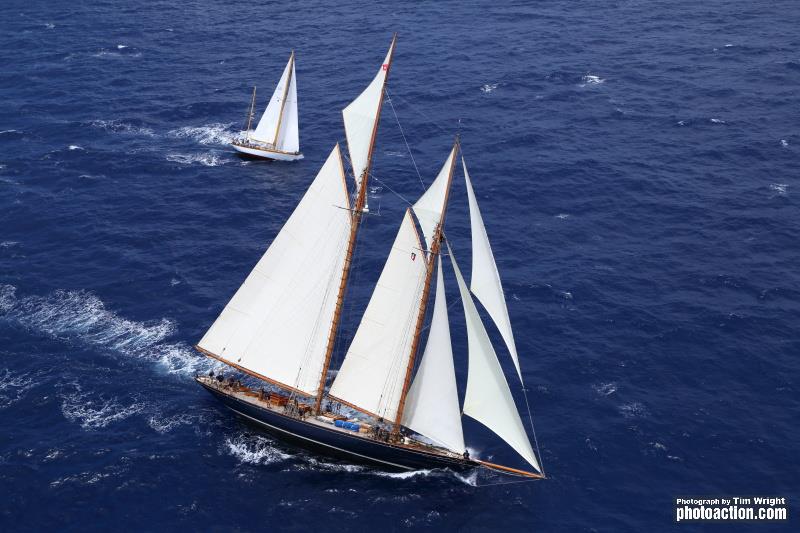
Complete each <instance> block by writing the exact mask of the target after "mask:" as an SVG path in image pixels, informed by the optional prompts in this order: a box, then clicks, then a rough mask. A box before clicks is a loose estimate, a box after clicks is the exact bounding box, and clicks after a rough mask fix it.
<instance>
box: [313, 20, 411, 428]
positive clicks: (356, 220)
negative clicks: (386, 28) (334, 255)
mask: <svg viewBox="0 0 800 533" xmlns="http://www.w3.org/2000/svg"><path fill="white" fill-rule="evenodd" d="M396 41H397V33H395V34H394V35H393V36H392V44H391V45H390V46H389V49H390V50H391V51H392V53H391V54H390V55H389V61H388V62H387V63H386V65H385V67H386V77H385V78H384V79H383V87H382V88H381V98H380V100H379V101H378V112H377V114H376V116H375V124H374V125H373V126H372V137H371V138H370V143H369V153H368V155H367V166H366V167H365V168H364V171H363V172H362V173H361V180H360V182H361V186H360V187H359V189H358V192H357V195H356V201H355V205H354V206H353V209H352V210H351V211H350V238H349V240H348V241H347V252H346V254H345V258H344V266H343V268H342V279H341V281H340V282H339V293H338V295H337V297H336V309H335V311H334V314H333V322H332V323H331V332H330V334H329V335H328V346H327V348H326V349H325V362H324V363H323V365H322V375H320V378H319V388H318V390H317V400H316V402H315V403H314V412H315V413H317V414H319V412H320V408H321V406H322V397H323V396H324V394H325V382H326V381H327V380H328V370H329V367H330V364H331V356H332V355H333V348H334V346H335V343H336V334H337V333H338V331H339V324H340V323H341V319H342V309H343V304H344V294H345V291H346V289H347V280H348V278H349V277H350V267H351V266H352V264H353V253H354V252H355V247H356V237H357V235H358V227H359V225H360V224H361V218H362V216H363V214H364V206H365V205H366V203H367V190H368V189H367V185H368V183H369V170H370V167H371V166H372V152H373V151H374V149H375V138H376V137H377V135H378V124H379V123H380V120H381V109H382V108H383V96H384V93H385V90H386V80H388V79H389V70H390V69H391V67H392V59H393V58H394V45H395V42H396ZM381 68H383V65H382V66H381Z"/></svg>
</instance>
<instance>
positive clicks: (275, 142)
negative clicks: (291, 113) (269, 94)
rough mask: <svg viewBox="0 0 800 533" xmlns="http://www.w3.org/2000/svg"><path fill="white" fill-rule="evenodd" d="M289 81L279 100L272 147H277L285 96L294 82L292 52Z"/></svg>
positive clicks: (284, 107)
mask: <svg viewBox="0 0 800 533" xmlns="http://www.w3.org/2000/svg"><path fill="white" fill-rule="evenodd" d="M288 69H289V79H288V80H287V81H286V87H284V88H283V98H282V99H281V110H280V111H279V112H278V125H277V126H276V127H275V138H274V139H273V140H272V145H273V146H275V147H277V146H278V135H280V134H281V123H283V110H284V109H286V96H287V95H288V94H289V87H291V85H292V81H293V80H294V76H293V74H294V50H292V55H290V56H289V66H288Z"/></svg>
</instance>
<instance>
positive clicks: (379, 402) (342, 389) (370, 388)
mask: <svg viewBox="0 0 800 533" xmlns="http://www.w3.org/2000/svg"><path fill="white" fill-rule="evenodd" d="M421 246H422V245H421V243H420V242H419V236H418V235H417V230H416V228H415V227H414V221H413V219H412V217H411V211H410V210H406V214H405V217H404V218H403V223H402V224H401V225H400V230H399V231H398V233H397V237H396V238H395V241H394V244H392V250H391V251H390V252H389V257H388V259H387V260H386V264H385V265H384V267H383V271H382V272H381V275H380V278H379V279H378V283H377V285H376V286H375V290H374V292H373V293H372V297H371V298H370V301H369V304H368V305H367V309H366V311H365V312H364V316H363V317H362V318H361V323H360V324H359V326H358V330H357V331H356V334H355V336H354V337H353V342H352V343H351V345H350V348H349V350H348V351H347V355H346V356H345V358H344V361H343V362H342V367H341V368H340V369H339V372H338V374H337V375H336V379H335V380H334V382H333V385H332V386H331V389H330V395H331V396H334V397H336V398H339V399H341V400H344V401H345V402H347V403H349V404H351V405H354V406H355V407H358V408H359V409H361V410H364V411H367V412H369V413H372V414H375V415H377V416H379V417H382V418H384V419H386V420H394V418H395V416H396V414H397V407H398V404H399V401H400V395H401V393H402V389H403V384H404V381H405V374H406V369H407V367H408V360H409V356H410V353H411V344H412V341H413V338H414V329H415V325H416V319H417V312H418V310H419V305H420V300H421V298H422V291H423V286H424V284H425V275H426V272H427V267H426V263H425V257H424V255H423V254H422V251H421V250H420V248H421Z"/></svg>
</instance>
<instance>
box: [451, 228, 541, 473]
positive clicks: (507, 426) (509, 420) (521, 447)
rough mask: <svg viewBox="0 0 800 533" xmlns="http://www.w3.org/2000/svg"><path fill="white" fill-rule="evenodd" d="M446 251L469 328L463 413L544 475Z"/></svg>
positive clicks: (485, 336)
mask: <svg viewBox="0 0 800 533" xmlns="http://www.w3.org/2000/svg"><path fill="white" fill-rule="evenodd" d="M447 249H448V253H449V255H450V262H451V263H452V264H453V271H454V272H455V274H456V280H457V281H458V289H459V292H460V293H461V301H462V303H463V304H464V315H465V316H466V324H467V343H468V346H469V372H468V376H467V392H466V394H465V396H464V408H463V412H464V414H465V415H469V416H470V417H472V418H474V419H475V420H477V421H478V422H480V423H481V424H483V425H484V426H486V427H488V428H489V429H491V430H492V431H494V432H495V433H496V434H497V435H498V436H499V437H500V438H502V439H503V440H504V441H506V442H507V443H508V444H509V445H510V446H511V447H512V448H514V450H516V452H517V453H519V454H520V455H521V456H522V457H523V458H524V459H525V460H526V461H528V463H530V464H531V466H533V467H534V468H535V469H536V470H538V471H540V472H541V467H540V466H539V462H538V461H537V460H536V455H535V454H534V453H533V449H532V448H531V443H530V441H529V440H528V435H527V433H525V428H524V427H523V425H522V420H520V417H519V411H517V406H516V404H515V403H514V398H513V396H511V390H510V389H509V388H508V382H507V381H506V377H505V375H504V374H503V369H502V368H501V367H500V363H499V361H498V360H497V355H496V354H495V351H494V348H493V347H492V343H491V340H489V335H488V333H486V328H485V327H484V325H483V322H482V321H481V317H480V315H479V314H478V309H477V307H475V303H474V302H473V301H472V296H471V295H470V293H469V289H468V288H467V284H466V283H465V282H464V278H463V277H462V276H461V271H460V270H459V268H458V265H457V264H456V259H455V257H454V256H453V251H452V250H451V249H450V245H449V244H448V246H447Z"/></svg>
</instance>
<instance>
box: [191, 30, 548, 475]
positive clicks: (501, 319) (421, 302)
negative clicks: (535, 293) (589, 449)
mask: <svg viewBox="0 0 800 533" xmlns="http://www.w3.org/2000/svg"><path fill="white" fill-rule="evenodd" d="M395 43H396V36H395V38H393V39H392V43H391V45H390V47H389V51H388V53H387V55H386V59H385V60H384V62H383V64H382V65H381V69H380V70H379V71H378V74H377V75H376V76H375V78H374V79H373V80H372V82H371V83H370V84H369V86H368V87H367V88H366V89H365V90H364V91H363V92H362V93H361V95H359V96H358V98H356V99H355V100H354V101H353V102H352V103H351V104H350V105H348V106H347V107H346V108H345V109H344V111H343V117H344V125H345V131H346V135H347V147H348V151H349V155H350V162H351V164H352V171H353V176H354V178H355V180H354V181H355V184H354V193H353V194H352V196H351V194H350V191H349V188H348V180H347V176H346V173H345V164H344V161H343V157H342V153H341V150H340V148H339V145H338V144H337V145H336V146H334V148H333V150H332V151H331V153H330V155H329V156H328V158H327V160H326V162H325V163H324V165H323V166H322V168H321V169H320V171H319V173H318V174H317V176H316V178H315V179H314V181H313V182H312V183H311V185H310V187H309V188H308V190H307V191H306V193H305V195H304V196H303V198H302V199H301V200H300V203H299V204H298V206H297V207H296V208H295V210H294V212H293V213H292V215H291V216H290V217H289V219H288V221H287V222H286V224H285V225H284V226H283V228H282V229H281V231H280V232H279V233H278V235H277V236H276V237H275V239H274V240H273V242H272V244H271V245H270V246H269V248H268V249H267V251H266V253H265V254H264V255H263V257H262V258H261V259H260V261H259V262H258V264H257V265H256V266H255V268H254V269H253V271H252V272H251V273H250V274H249V275H248V277H247V279H246V280H245V281H244V283H243V284H242V286H241V287H240V288H239V290H238V291H237V292H236V294H235V295H234V296H233V298H232V299H231V301H230V302H229V303H228V304H227V305H226V306H225V308H224V309H223V311H222V313H221V314H220V316H219V317H218V318H217V320H216V321H215V322H214V323H213V325H212V326H211V328H210V329H209V330H208V331H207V332H206V334H205V335H204V336H203V338H202V339H201V340H200V342H199V343H198V345H197V349H198V350H199V351H200V352H202V353H203V354H205V355H207V356H209V357H212V358H214V359H216V360H218V361H221V362H223V363H225V364H226V365H228V366H230V367H232V368H234V369H236V370H238V371H241V372H243V373H245V374H247V375H249V376H252V377H255V378H257V379H259V380H262V381H264V382H267V383H269V384H271V385H272V387H269V388H270V390H269V391H266V390H265V389H264V387H261V388H260V389H258V390H256V389H254V388H253V387H249V386H245V385H242V384H241V382H240V381H239V380H235V379H234V378H230V379H225V378H224V377H223V376H221V375H219V374H218V375H213V373H210V374H209V375H208V376H198V377H197V381H198V382H199V383H200V384H201V385H202V386H203V387H205V388H206V389H207V390H208V391H209V392H211V393H212V394H213V395H214V396H216V397H217V398H218V399H220V400H221V401H222V402H223V404H224V405H225V406H227V407H228V408H230V409H231V410H233V411H234V412H235V413H237V414H239V415H240V416H242V417H244V418H245V419H247V420H249V421H251V422H253V423H255V424H257V425H259V426H260V427H263V428H265V429H267V430H270V431H272V432H274V433H276V434H278V435H279V436H283V437H285V438H288V439H290V440H294V441H297V442H300V443H302V444H305V445H310V446H313V447H317V448H321V449H323V450H324V451H326V452H327V453H329V454H333V455H338V456H343V457H345V458H348V459H350V460H358V461H362V462H367V463H371V464H374V465H379V466H382V467H388V468H393V469H417V468H451V469H455V470H463V469H470V468H475V467H486V468H490V469H492V470H496V471H501V472H504V473H509V474H515V475H520V476H525V477H528V478H542V477H544V474H543V471H542V468H541V466H540V462H539V460H538V458H537V454H536V453H535V452H534V450H533V448H532V446H531V443H530V440H529V439H528V435H527V433H526V430H525V428H524V426H523V423H522V420H521V418H520V416H519V412H518V410H517V407H516V404H515V402H514V399H513V396H512V394H511V391H510V389H509V386H508V382H507V381H506V378H505V375H504V373H503V370H502V368H501V366H500V363H499V361H498V359H497V356H496V354H495V351H494V348H493V347H492V343H491V341H490V339H489V336H488V334H487V332H486V329H485V327H484V325H483V322H482V319H481V317H480V315H479V313H478V310H477V307H476V305H475V303H474V301H473V295H474V296H475V297H477V298H478V299H479V300H480V302H481V303H482V305H483V306H484V308H485V310H486V312H487V313H488V314H489V316H490V317H491V318H492V320H493V321H494V322H495V324H496V325H497V327H498V329H499V331H500V333H501V336H502V338H503V340H504V341H505V343H506V345H507V347H508V349H509V352H510V354H511V357H512V359H513V362H514V365H515V368H516V370H517V374H518V376H519V378H520V380H522V373H521V371H520V367H519V361H518V357H517V352H516V346H515V344H514V336H513V332H512V330H511V325H510V321H509V318H508V309H507V307H506V303H505V297H504V295H503V289H502V285H501V282H500V277H499V275H498V272H497V266H496V264H495V261H494V257H493V255H492V251H491V246H490V245H489V241H488V237H487V235H486V230H485V228H484V226H483V220H482V218H481V214H480V211H479V208H478V204H477V200H476V197H475V194H474V192H473V190H472V185H471V182H470V179H469V175H468V173H467V169H466V164H465V163H464V160H463V157H462V158H461V163H462V166H463V170H464V179H465V182H466V186H467V192H468V197H469V208H470V221H471V226H472V263H473V265H472V278H471V282H470V288H468V287H467V285H466V282H465V281H464V279H463V277H462V275H461V272H460V270H459V268H458V266H457V264H456V261H455V257H454V255H453V252H452V250H450V245H449V243H447V240H446V238H445V234H444V222H445V214H446V211H447V204H448V199H449V193H450V186H451V183H452V180H453V175H454V173H455V170H456V167H457V166H458V164H457V163H458V155H459V152H460V144H459V141H458V139H456V142H455V143H454V145H453V148H452V149H451V151H450V154H449V155H448V157H447V160H446V161H445V163H444V165H443V167H442V169H441V171H440V172H439V174H438V176H437V177H436V179H435V180H434V181H433V183H432V184H431V186H430V187H429V188H428V189H427V190H426V191H425V193H424V194H423V195H422V196H421V197H420V198H419V200H417V202H416V203H415V204H414V205H413V206H411V207H409V208H408V209H407V210H406V212H405V215H404V217H403V220H402V223H401V225H400V228H399V230H398V233H397V236H396V238H395V240H394V243H393V245H392V248H391V250H390V252H389V255H388V258H387V259H386V263H385V265H384V267H383V270H382V272H381V274H380V277H379V280H378V283H377V285H376V287H375V289H374V291H373V293H372V296H371V298H370V301H369V303H368V305H367V308H366V311H365V312H364V315H363V317H362V318H361V322H360V324H359V327H358V329H357V330H356V333H355V335H354V337H353V340H352V342H351V344H350V347H349V348H348V350H347V352H346V355H345V357H344V360H343V362H342V365H341V368H340V369H339V371H338V373H336V376H335V378H334V379H333V382H332V383H331V385H330V387H329V388H327V387H326V385H327V383H328V374H329V370H330V364H331V355H332V353H333V350H334V346H335V340H336V336H337V333H338V330H339V325H340V323H341V319H342V306H343V301H344V296H345V291H346V287H347V281H348V276H349V273H350V269H351V266H352V261H353V253H354V248H355V243H356V236H357V232H358V228H359V226H360V222H361V219H362V216H363V214H364V213H365V212H366V211H367V205H366V204H367V190H368V189H367V187H368V184H369V178H370V166H371V163H372V154H373V150H374V147H375V146H374V145H375V139H376V134H377V130H378V124H379V122H380V115H381V107H382V103H383V98H384V91H385V84H386V79H387V77H388V74H389V70H390V68H391V64H392V56H393V54H394V48H395ZM418 227H419V228H420V230H421V235H420V230H418ZM443 246H446V248H447V253H446V254H443V253H442V252H443V250H442V247H443ZM444 255H446V256H448V257H449V259H450V262H451V264H452V267H453V270H454V272H455V277H456V280H457V283H458V287H459V292H460V295H461V298H462V303H463V307H464V313H465V316H466V327H467V336H468V346H469V355H468V362H469V372H468V379H467V387H466V393H465V398H464V403H463V408H459V399H458V391H457V386H456V378H455V371H454V363H453V352H452V346H451V340H450V326H449V319H448V312H447V303H446V299H445V288H444V277H443V268H442V257H443V256H444ZM434 285H435V296H434V297H433V298H432V297H431V292H432V289H434ZM431 299H432V300H433V311H432V313H431V314H430V315H431V319H430V325H429V328H428V335H427V340H426V343H425V346H424V349H422V350H420V348H421V346H420V345H421V343H422V340H423V339H422V333H423V330H424V329H425V328H424V325H425V318H426V315H427V310H428V309H427V308H428V304H429V303H430V300H431ZM420 351H421V352H422V353H421V358H420V360H419V361H417V354H418V353H419V352H420ZM417 362H418V364H417ZM415 368H416V373H415V372H414V370H415ZM526 401H527V400H526ZM341 406H346V408H345V409H344V410H345V411H351V415H352V416H349V417H348V416H345V415H343V414H342V411H343V409H341ZM347 408H349V409H347ZM462 413H463V414H466V415H469V416H470V417H472V418H474V419H475V420H477V421H479V422H481V423H482V424H484V425H485V426H487V427H488V428H489V429H491V430H492V431H493V432H494V433H495V434H497V435H498V436H499V437H501V438H502V439H503V440H505V441H506V442H507V443H508V444H509V445H510V446H511V447H512V448H513V449H514V450H515V451H516V452H517V453H519V455H520V456H521V457H522V458H523V459H525V461H527V462H528V463H529V464H530V465H531V467H532V468H533V471H529V470H522V469H517V468H511V467H507V466H502V465H497V464H494V463H489V462H486V461H482V460H480V459H478V458H473V457H470V455H469V453H468V452H467V448H466V446H465V444H464V435H463V430H462V425H461V415H462Z"/></svg>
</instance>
